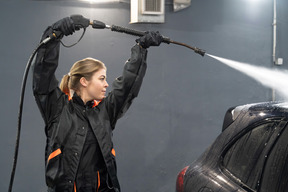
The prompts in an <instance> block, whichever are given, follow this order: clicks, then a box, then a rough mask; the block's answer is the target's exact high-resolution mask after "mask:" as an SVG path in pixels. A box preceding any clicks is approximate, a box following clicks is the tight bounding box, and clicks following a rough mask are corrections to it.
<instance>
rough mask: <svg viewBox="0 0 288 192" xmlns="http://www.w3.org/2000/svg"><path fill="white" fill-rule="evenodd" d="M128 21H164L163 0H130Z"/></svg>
mask: <svg viewBox="0 0 288 192" xmlns="http://www.w3.org/2000/svg"><path fill="white" fill-rule="evenodd" d="M130 6H131V7H130V12H131V19H130V23H164V21H165V19H164V17H165V0H131V3H130Z"/></svg>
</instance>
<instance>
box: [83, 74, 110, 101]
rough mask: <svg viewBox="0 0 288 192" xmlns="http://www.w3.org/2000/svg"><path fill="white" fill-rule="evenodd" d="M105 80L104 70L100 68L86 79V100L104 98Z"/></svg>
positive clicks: (106, 85)
mask: <svg viewBox="0 0 288 192" xmlns="http://www.w3.org/2000/svg"><path fill="white" fill-rule="evenodd" d="M108 86H109V85H108V83H107V81H106V70H105V69H100V70H99V71H97V72H95V73H94V74H93V76H92V78H91V79H90V80H89V81H87V86H86V91H87V92H86V93H87V100H94V99H96V100H101V99H104V98H105V94H106V88H107V87H108Z"/></svg>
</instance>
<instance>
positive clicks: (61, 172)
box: [33, 17, 162, 192]
mask: <svg viewBox="0 0 288 192" xmlns="http://www.w3.org/2000/svg"><path fill="white" fill-rule="evenodd" d="M53 31H60V32H61V33H62V34H63V35H71V34H73V32H74V31H75V29H74V25H73V20H71V19H70V18H68V17H67V18H64V19H62V20H60V21H58V22H56V23H55V24H53V25H52V26H49V27H48V28H47V29H46V30H45V32H44V34H43V36H42V40H43V39H45V38H46V37H47V36H49V35H51V34H52V33H53ZM161 41H162V36H161V35H160V34H159V33H158V32H148V33H147V34H146V35H145V36H143V37H141V38H139V39H137V40H136V42H138V43H137V44H136V45H135V46H133V47H132V49H131V58H130V59H129V60H128V61H127V62H126V63H125V66H124V70H123V73H122V76H121V77H118V78H117V79H116V80H115V81H114V82H113V84H112V86H113V89H112V91H111V92H110V93H109V94H108V95H107V96H106V89H107V87H108V83H107V82H106V67H105V65H104V64H103V63H102V62H101V61H98V60H96V59H93V58H86V59H83V60H80V61H77V62H76V63H75V64H74V65H73V66H72V68H71V69H70V71H69V73H68V74H66V75H64V77H63V79H62V81H61V84H60V87H58V81H57V79H56V78H55V74H54V73H55V70H56V68H57V66H58V58H59V49H60V41H59V40H58V39H55V40H53V41H51V42H49V43H47V44H46V45H45V46H43V47H42V48H41V49H40V50H39V51H38V53H37V57H36V60H35V63H34V70H33V92H34V96H35V99H36V102H37V104H38V107H39V109H40V112H41V114H42V117H43V119H44V121H45V133H46V136H47V141H46V150H45V159H46V161H45V164H46V183H47V186H48V191H51V192H72V191H77V192H92V191H93V192H97V191H99V192H119V191H120V185H119V182H118V179H117V174H116V162H115V150H114V148H113V142H112V131H113V130H114V128H115V124H116V122H117V120H118V119H119V118H120V117H121V116H122V115H123V114H124V113H125V112H126V111H127V109H128V108H129V106H130V105H131V103H132V100H133V99H134V98H135V97H136V96H137V95H138V92H139V89H140V86H141V83H142V80H143V77H144V75H145V71H146V55H147V50H146V49H147V48H148V47H149V46H151V45H153V46H157V45H160V43H161Z"/></svg>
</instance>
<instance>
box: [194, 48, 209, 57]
mask: <svg viewBox="0 0 288 192" xmlns="http://www.w3.org/2000/svg"><path fill="white" fill-rule="evenodd" d="M194 52H195V53H198V54H199V55H201V56H202V57H204V55H205V53H206V52H205V51H204V50H202V49H199V48H197V47H195V50H194Z"/></svg>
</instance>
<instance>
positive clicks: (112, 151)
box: [111, 148, 116, 157]
mask: <svg viewBox="0 0 288 192" xmlns="http://www.w3.org/2000/svg"><path fill="white" fill-rule="evenodd" d="M111 153H112V155H114V157H116V153H115V149H114V148H112V150H111Z"/></svg>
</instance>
